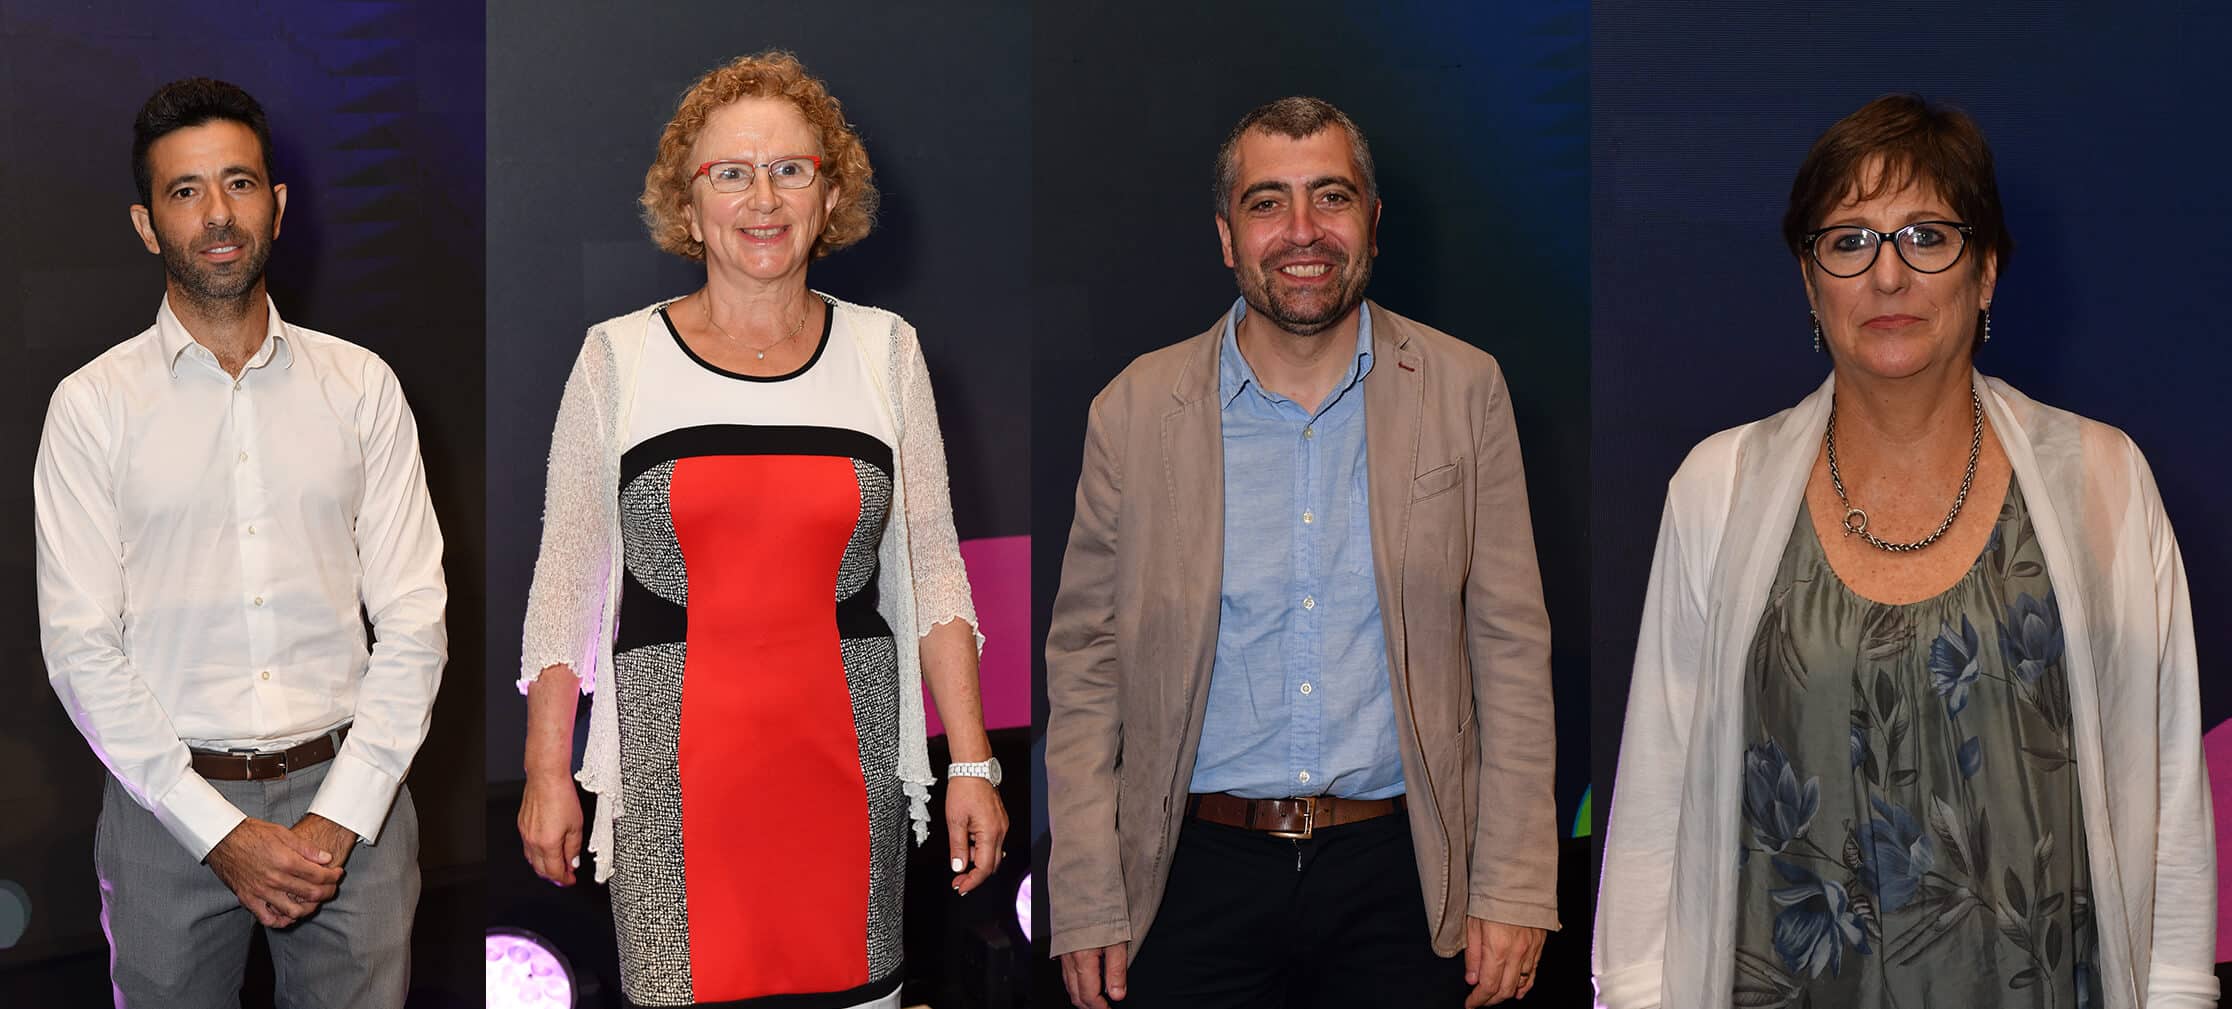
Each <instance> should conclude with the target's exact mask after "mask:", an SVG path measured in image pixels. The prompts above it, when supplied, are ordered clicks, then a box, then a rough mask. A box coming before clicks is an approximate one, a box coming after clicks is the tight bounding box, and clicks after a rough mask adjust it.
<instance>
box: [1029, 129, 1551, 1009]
mask: <svg viewBox="0 0 2232 1009" xmlns="http://www.w3.org/2000/svg"><path fill="white" fill-rule="evenodd" d="M1216 174H1217V190H1216V197H1217V207H1216V222H1217V232H1218V235H1219V237H1220V238H1221V239H1222V242H1223V248H1224V260H1225V265H1226V266H1229V267H1231V268H1232V271H1233V275H1234V277H1235V279H1236V280H1237V281H1238V284H1239V288H1240V298H1239V300H1238V301H1237V302H1236V303H1235V304H1234V305H1233V306H1232V307H1231V309H1230V310H1228V311H1227V312H1226V313H1225V314H1224V317H1223V318H1222V319H1220V320H1219V321H1218V323H1217V324H1216V325H1215V326H1212V327H1211V328H1210V329H1209V330H1208V331H1207V332H1204V333H1202V334H1201V335H1199V336H1196V337H1194V338H1193V339H1190V340H1187V341H1185V342H1184V343H1180V344H1176V345H1173V346H1170V347H1166V348H1163V349H1162V350H1158V351H1155V352H1153V353H1150V354H1147V355H1146V356H1144V357H1141V358H1140V359H1138V360H1137V361H1135V362H1133V363H1132V364H1131V366H1130V367H1128V368H1126V369H1125V370H1124V372H1123V373H1122V374H1121V375H1118V376H1117V377H1116V379H1115V381H1113V382H1111V383H1109V385H1108V387H1107V388H1106V389H1105V390H1103V391H1102V392H1101V394H1100V395H1099V396H1098V397H1096V398H1095V399H1094V400H1093V404H1092V407H1091V412H1090V415H1089V417H1088V420H1087V425H1086V444H1085V462H1084V468H1083V472H1082V474H1081V476H1080V477H1079V480H1078V488H1077V506H1076V516H1075V519H1074V522H1073V525H1072V526H1071V530H1070V539H1069V546H1068V551H1067V553H1066V554H1065V556H1064V558H1063V563H1062V579H1061V588H1060V591H1059V594H1058V596H1057V597H1056V600H1055V604H1054V612H1053V617H1052V620H1051V623H1050V625H1049V628H1048V633H1047V643H1046V668H1047V697H1048V701H1049V715H1048V721H1047V742H1046V770H1047V784H1048V790H1047V791H1048V803H1049V811H1050V820H1051V823H1052V827H1053V853H1052V856H1051V859H1050V863H1049V868H1048V892H1049V895H1050V898H1051V905H1052V912H1053V937H1052V949H1053V952H1054V953H1055V954H1056V955H1057V956H1060V957H1061V958H1062V967H1063V979H1064V982H1065V984H1066V985H1067V987H1068V989H1069V993H1070V998H1071V1001H1072V1002H1074V1003H1075V1004H1076V1005H1078V1006H1080V1007H1081V1009H1106V1007H1107V1006H1108V1005H1109V1003H1110V1001H1111V1000H1115V1001H1118V1002H1120V1003H1121V1004H1122V1005H1124V1006H1127V1007H1140V1009H1146V1007H1157V1006H1186V1007H1216V1006H1235V1007H1238V1006H1251V1007H1252V1006H1343V1007H1346V1006H1364V1005H1371V1006H1447V1007H1455V1006H1458V1005H1460V1004H1462V1005H1466V1006H1477V1005H1482V1004H1488V1003H1493V1002H1500V1001H1503V1000H1504V999H1507V998H1512V997H1515V996H1519V995H1523V994H1525V993H1526V991H1527V990H1528V989H1530V988H1531V987H1532V985H1533V973H1534V969H1535V963H1536V961H1537V959H1538V958H1539V957H1540V955H1541V951H1542V941H1543V936H1544V933H1545V931H1546V930H1547V929H1551V928H1555V927H1557V901H1556V875H1557V872H1556V860H1557V848H1556V832H1555V826H1554V823H1553V820H1554V817H1555V808H1554V804H1553V799H1552V775H1551V769H1552V760H1553V739H1552V718H1551V699H1550V680H1549V641H1550V627H1549V621H1548V618H1547V617H1546V616H1545V615H1544V612H1543V608H1542V590H1541V581H1540V578H1539V576H1538V574H1537V571H1536V566H1535V557H1534V537H1533V532H1532V530H1531V528H1530V526H1529V523H1528V511H1527V495H1526V482H1525V476H1524V473H1523V471H1522V469H1521V466H1520V460H1519V443H1518V438H1517V435H1516V433H1515V431H1514V428H1513V423H1512V410H1511V403H1510V397H1509V394H1508V392H1507V390H1506V389H1505V387H1504V381H1503V376H1502V374H1501V372H1500V371H1499V370H1498V368H1497V366H1496V362H1495V361H1494V359H1492V358H1490V357H1489V356H1488V355H1487V354H1484V353H1482V352H1480V351H1479V350H1477V349H1475V348H1473V347H1472V346H1470V345H1467V344H1465V343H1463V342H1461V341H1459V340H1457V339H1455V338H1453V337H1450V336H1447V335H1445V334H1443V333H1440V332H1437V331H1435V330H1433V329H1430V328H1428V327H1426V326H1423V325H1420V324H1419V323H1416V322H1412V321H1411V320H1409V319H1405V318H1403V317H1402V316H1399V315H1396V314H1395V313H1393V312H1391V311H1388V310H1386V309H1384V308H1382V307H1380V306H1379V305H1376V304H1371V303H1369V302H1367V301H1366V300H1365V299H1364V289H1365V286H1366V284H1367V283H1368V282H1369V281H1370V278H1371V270H1372V259H1373V257H1374V256H1375V255H1376V254H1377V253H1378V246H1377V241H1376V238H1377V236H1376V230H1377V227H1378V223H1379V210H1380V201H1379V194H1378V187H1377V183H1376V181H1375V178H1374V174H1373V170H1372V160H1371V152H1370V148H1369V147H1368V146H1367V145H1366V143H1365V140H1364V136H1363V133H1362V131H1361V130H1359V129H1358V128H1357V127H1356V124H1355V123H1354V122H1352V121H1350V119H1349V117H1348V116H1346V115H1344V114H1342V113H1341V111H1340V110H1338V109H1336V108H1334V107H1333V106H1331V105H1329V104H1326V103H1325V102H1322V101H1319V100H1317V99H1312V98H1287V99H1282V100H1280V101H1277V102H1273V103H1271V104H1269V105H1266V106H1263V107H1262V108H1259V109H1257V110H1255V111H1254V112H1251V113H1250V114H1249V115H1248V116H1247V117H1246V118H1244V119H1242V120H1241V122H1240V124H1239V125H1238V126H1237V127H1236V128H1235V129H1234V130H1233V132H1232V135H1231V138H1230V139H1228V140H1227V141H1226V143H1225V147H1224V150H1223V151H1222V152H1221V153H1220V155H1219V156H1218V160H1217V173H1216ZM1150 924H1152V925H1153V932H1152V934H1153V938H1154V941H1153V942H1151V943H1149V942H1147V941H1146V940H1147V937H1148V935H1149V925H1150ZM1459 953H1462V954H1463V955H1462V959H1461V960H1459V959H1458V954H1459Z"/></svg>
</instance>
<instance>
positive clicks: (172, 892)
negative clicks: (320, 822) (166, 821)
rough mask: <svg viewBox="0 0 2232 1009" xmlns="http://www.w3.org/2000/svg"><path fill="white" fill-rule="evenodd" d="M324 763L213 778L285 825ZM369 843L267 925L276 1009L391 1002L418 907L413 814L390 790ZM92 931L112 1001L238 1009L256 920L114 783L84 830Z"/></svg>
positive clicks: (405, 968)
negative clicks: (96, 901) (93, 900)
mask: <svg viewBox="0 0 2232 1009" xmlns="http://www.w3.org/2000/svg"><path fill="white" fill-rule="evenodd" d="M332 766H333V765H332V763H331V762H330V761H328V762H327V763H324V764H320V765H318V766H316V767H313V768H310V769H309V770H306V771H299V772H296V773H294V774H291V775H288V776H287V777H285V778H281V779H279V780H277V781H213V782H210V784H212V785H214V786H216V788H217V791H218V792H220V793H222V794H223V795H224V796H225V798H227V799H229V800H231V801H232V803H233V805H235V806H238V807H240V811H241V812H243V813H246V814H248V815H249V816H252V817H255V818H257V819H259V820H269V821H271V822H273V823H276V824H279V825H280V826H283V827H291V826H293V825H294V824H295V822H296V821H297V820H300V819H302V817H303V815H304V814H306V813H308V812H309V811H310V801H311V800H312V799H314V798H316V797H317V794H318V784H319V783H320V782H322V781H324V780H325V775H326V771H327V770H328V769H330V768H331V767H332ZM379 836H380V842H379V843H378V844H370V845H368V844H363V843H359V844H358V845H357V846H356V849H355V850H354V851H353V852H352V853H351V854H350V855H349V861H348V864H347V865H346V867H345V871H344V874H343V875H342V877H341V886H340V892H339V893H338V894H336V895H335V897H334V899H333V900H331V901H328V902H327V903H325V904H323V905H321V906H320V907H319V908H318V910H317V911H315V912H313V913H312V914H311V915H310V916H309V917H308V918H305V919H303V920H301V921H298V922H296V923H294V924H293V925H290V926H288V927H286V928H283V929H266V930H265V936H266V937H267V938H268V940H269V941H270V945H271V960H272V968H273V973H274V974H275V975H276V976H277V979H278V992H277V999H276V1001H277V1004H278V1005H279V1006H280V1007H282V1009H322V1007H329V1006H330V1007H333V1009H344V1007H348V1009H355V1007H364V1009H400V1007H401V1006H402V1005H403V995H404V992H405V991H406V989H408V988H409V987H410V976H411V918H412V915H413V913H414V912H415V910H416V909H417V907H418V897H419V872H418V812H417V810H416V809H414V808H413V807H412V805H411V792H410V789H409V788H407V787H406V788H404V789H403V790H401V791H400V792H398V793H397V795H396V799H395V805H394V806H393V807H391V808H390V809H389V810H388V817H387V823H386V825H384V826H383V827H381V828H380V835H379ZM93 868H94V871H95V872H96V873H98V874H99V876H100V883H101V925H102V928H103V929H105V930H106V931H107V932H108V937H109V978H110V980H111V981H112V982H113V983H114V985H115V989H116V1005H117V1009H238V1007H239V1005H240V985H241V973H242V971H243V970H244V969H245V967H246V964H247V959H248V941H249V938H250V936H251V930H252V929H256V928H261V927H262V926H261V925H259V924H258V923H257V922H256V919H255V916H254V915H251V914H249V913H248V909H247V908H244V907H242V906H240V898H238V897H236V896H234V895H233V892H232V890H231V889H230V888H228V887H227V886H225V883H224V881H223V880H221V879H218V878H217V874H216V873H215V872H214V871H211V869H210V868H209V867H208V866H207V865H204V864H202V863H200V862H196V861H194V858H193V856H192V855H191V854H189V853H188V852H187V850H186V849H185V848H183V847H181V846H180V845H179V843H178V840H177V839H176V838H173V837H172V836H171V835H170V832H169V831H167V830H164V829H163V826H162V824H160V823H158V822H157V821H156V819H155V816H154V814H152V813H149V812H148V811H147V810H145V809H142V808H140V806H139V804H138V803H136V802H133V801H132V797H131V796H130V795H129V794H127V793H126V792H125V791H124V787H123V786H122V785H119V784H117V782H116V780H115V779H114V778H110V779H109V781H108V788H107V790H106V792H105V793H104V795H103V796H102V800H101V822H100V826H99V827H98V828H97V829H96V830H95V831H94V836H93Z"/></svg>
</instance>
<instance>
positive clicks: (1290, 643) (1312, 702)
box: [1280, 404, 1325, 795]
mask: <svg viewBox="0 0 2232 1009" xmlns="http://www.w3.org/2000/svg"><path fill="white" fill-rule="evenodd" d="M1286 408H1287V409H1290V410H1299V407H1297V406H1294V405H1293V404H1287V405H1286ZM1288 430H1290V431H1292V430H1293V429H1292V428H1288ZM1318 435H1319V432H1318V430H1317V427H1316V420H1315V419H1314V418H1311V417H1309V416H1307V415H1305V416H1303V418H1302V426H1301V430H1300V432H1299V433H1297V434H1295V435H1291V436H1290V437H1292V438H1293V444H1294V487H1293V496H1292V497H1290V498H1289V499H1288V500H1290V501H1293V502H1295V503H1296V513H1295V514H1291V515H1284V516H1280V519H1281V521H1283V522H1285V523H1287V524H1288V525H1287V528H1288V529H1289V530H1290V532H1289V536H1288V542H1290V543H1292V544H1293V550H1294V586H1293V588H1292V590H1291V593H1290V595H1291V597H1292V598H1293V599H1294V600H1295V601H1296V602H1295V608H1294V610H1293V613H1294V618H1293V620H1292V622H1291V626H1292V627H1293V631H1294V632H1293V633H1292V634H1289V635H1287V636H1286V637H1287V655H1286V661H1285V662H1283V663H1281V666H1282V668H1283V669H1284V671H1285V684H1284V691H1285V695H1286V707H1287V711H1288V712H1289V717H1288V719H1287V727H1288V735H1287V739H1288V744H1287V759H1288V761H1289V763H1291V764H1292V765H1293V770H1292V772H1291V780H1292V782H1293V784H1294V791H1295V794H1297V795H1315V794H1318V793H1321V792H1323V791H1325V780H1324V775H1325V770H1324V767H1323V766H1322V764H1321V760H1322V758H1323V746H1322V743H1323V731H1324V724H1323V715H1324V710H1323V705H1322V704H1321V703H1320V702H1321V695H1320V693H1319V692H1318V684H1317V679H1318V665H1319V662H1320V655H1321V654H1322V651H1323V649H1322V648H1321V647H1320V644H1321V638H1320V633H1319V626H1320V625H1321V624H1322V623H1323V622H1324V618H1323V616H1321V613H1322V611H1321V609H1320V603H1321V601H1322V597H1323V595H1324V589H1325V578H1324V574H1325V572H1324V567H1325V563H1324V556H1325V551H1324V550H1323V549H1322V547H1321V544H1320V542H1319V540H1320V537H1319V536H1318V535H1317V530H1318V528H1319V525H1318V522H1317V516H1318V514H1319V513H1320V512H1321V511H1322V510H1323V507H1324V505H1323V502H1320V501H1318V500H1317V496H1318V495H1317V490H1316V489H1317V486H1318V483H1319V481H1318V468H1319V466H1320V464H1321V457H1322V453H1321V452H1320V450H1319V448H1318V446H1319V443H1320V441H1321V439H1320V438H1319V436H1318Z"/></svg>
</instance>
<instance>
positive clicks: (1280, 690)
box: [1189, 301, 1403, 799]
mask: <svg viewBox="0 0 2232 1009" xmlns="http://www.w3.org/2000/svg"><path fill="white" fill-rule="evenodd" d="M1246 313H1247V305H1246V302H1244V301H1235V302H1234V304H1233V308H1232V312H1231V313H1229V314H1228V315H1227V316H1226V317H1225V327H1224V339H1223V346H1222V350H1221V351H1220V352H1219V354H1218V366H1217V396H1218V402H1219V404H1220V405H1221V409H1222V416H1221V421H1222V426H1223V436H1224V500H1225V507H1224V591H1223V599H1222V602H1221V604H1220V606H1219V609H1218V622H1217V657H1216V662H1215V664H1214V665H1213V666H1212V667H1211V669H1210V674H1209V708H1208V711H1207V712H1205V713H1204V714H1203V717H1202V727H1201V751H1200V754H1199V756H1198V757H1197V758H1196V759H1195V762H1194V774H1193V783H1192V784H1191V786H1189V787H1190V790H1191V791H1195V792H1231V793H1233V794H1236V795H1243V796H1248V797H1251V798H1275V797H1281V796H1294V795H1337V796H1342V797H1346V798H1359V799H1381V798H1386V797H1388V796H1391V795H1401V794H1402V793H1403V764H1402V755H1401V753H1400V751H1398V750H1397V748H1396V745H1395V706H1394V700H1393V698H1392V696H1391V695H1390V693H1389V689H1388V676H1387V636H1386V633H1385V631H1383V630H1382V629H1381V627H1380V608H1379V595H1378V592H1377V589H1376V587H1375V584H1374V580H1373V575H1372V526H1371V508H1370V506H1369V498H1368V495H1367V489H1366V488H1367V483H1366V471H1365V444H1364V376H1365V375H1367V374H1370V373H1371V370H1372V316H1371V311H1370V309H1369V308H1364V307H1360V308H1359V309H1358V311H1357V327H1356V359H1355V361H1354V362H1353V363H1352V364H1351V365H1350V367H1349V369H1348V371H1347V373H1346V374H1344V375H1342V376H1341V379H1340V381H1339V382H1337V383H1335V384H1334V386H1333V392H1332V393H1331V394H1330V395H1328V396H1327V397H1326V401H1325V402H1324V403H1323V404H1319V405H1317V406H1316V407H1315V409H1314V410H1313V409H1312V408H1311V407H1310V406H1305V405H1303V404H1301V403H1297V402H1295V401H1293V400H1291V399H1288V398H1286V397H1284V396H1281V395H1279V394H1277V393H1274V392H1271V391H1270V390H1268V389H1265V388H1264V387H1263V385H1262V383H1260V382H1258V381H1256V376H1255V370H1254V369H1252V368H1250V367H1249V366H1248V361H1247V359H1246V358H1244V357H1242V356H1240V343H1239V336H1238V333H1239V330H1238V324H1239V321H1240V320H1241V318H1243V317H1244V316H1245V315H1246Z"/></svg>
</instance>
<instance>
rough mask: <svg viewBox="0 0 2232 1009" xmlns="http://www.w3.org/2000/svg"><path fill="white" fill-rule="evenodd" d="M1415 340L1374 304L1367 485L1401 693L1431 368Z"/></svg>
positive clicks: (1376, 566)
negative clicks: (1414, 506) (1408, 547)
mask: <svg viewBox="0 0 2232 1009" xmlns="http://www.w3.org/2000/svg"><path fill="white" fill-rule="evenodd" d="M1410 338H1411V333H1410V328H1409V326H1408V325H1407V324H1406V323H1405V321H1404V320H1403V319H1400V318H1398V317H1396V315H1395V313H1393V312H1387V311H1382V310H1381V309H1380V307H1379V306H1378V305H1376V304H1375V305H1372V372H1371V374H1369V375H1366V376H1364V449H1365V457H1366V458H1365V468H1366V470H1367V472H1368V475H1367V477H1366V481H1365V485H1366V488H1367V490H1368V494H1369V497H1370V499H1371V525H1372V574H1373V581H1374V582H1376V583H1377V584H1378V586H1379V599H1380V616H1381V623H1382V625H1383V626H1385V627H1386V629H1387V644H1388V649H1389V652H1390V654H1391V655H1392V657H1393V659H1394V662H1393V663H1392V665H1390V666H1389V670H1390V672H1391V673H1392V675H1393V676H1394V678H1395V682H1394V683H1393V684H1392V685H1393V686H1394V688H1395V690H1396V691H1397V692H1398V693H1400V692H1401V691H1402V690H1403V689H1404V680H1405V677H1404V665H1403V663H1404V662H1405V660H1406V659H1407V657H1408V654H1409V650H1408V648H1407V647H1406V645H1405V642H1404V639H1403V633H1402V629H1403V548H1404V546H1405V536H1407V535H1408V533H1409V526H1410V491H1411V479H1412V477H1413V475H1414V474H1413V473H1412V472H1411V471H1412V469H1413V468H1414V466H1415V464H1416V463H1417V461H1418V431H1419V411H1420V410H1421V409H1422V408H1423V407H1422V402H1423V396H1424V382H1425V378H1424V371H1423V370H1422V369H1424V368H1425V365H1424V364H1423V363H1422V362H1421V361H1420V359H1419V355H1418V352H1417V350H1416V349H1414V348H1412V347H1411V346H1410V342H1411V340H1410Z"/></svg>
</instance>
